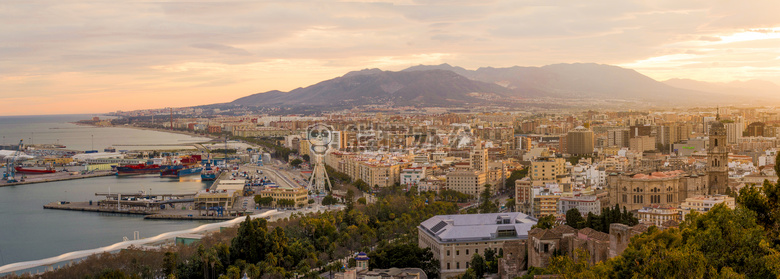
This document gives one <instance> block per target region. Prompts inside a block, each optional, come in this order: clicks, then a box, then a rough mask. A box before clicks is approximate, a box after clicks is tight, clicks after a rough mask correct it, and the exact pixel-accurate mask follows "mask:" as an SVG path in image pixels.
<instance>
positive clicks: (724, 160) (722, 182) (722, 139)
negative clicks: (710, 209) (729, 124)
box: [707, 121, 729, 195]
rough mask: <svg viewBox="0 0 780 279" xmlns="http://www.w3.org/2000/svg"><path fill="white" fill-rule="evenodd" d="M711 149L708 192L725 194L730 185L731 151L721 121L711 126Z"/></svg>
mask: <svg viewBox="0 0 780 279" xmlns="http://www.w3.org/2000/svg"><path fill="white" fill-rule="evenodd" d="M709 143H710V144H709V149H708V150H707V176H708V180H707V181H708V182H707V186H708V188H709V189H708V191H707V194H710V195H716V194H724V193H725V192H726V187H728V186H729V166H728V162H729V161H728V157H729V152H728V148H727V144H726V128H725V127H724V125H723V123H721V122H720V121H714V122H712V124H711V126H710V138H709Z"/></svg>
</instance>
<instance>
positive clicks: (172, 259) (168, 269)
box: [163, 251, 179, 276]
mask: <svg viewBox="0 0 780 279" xmlns="http://www.w3.org/2000/svg"><path fill="white" fill-rule="evenodd" d="M178 257H179V254H177V253H174V252H171V251H168V252H165V257H163V273H165V275H166V276H170V275H172V274H174V273H175V272H176V265H177V264H178Z"/></svg>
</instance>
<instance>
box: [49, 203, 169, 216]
mask: <svg viewBox="0 0 780 279" xmlns="http://www.w3.org/2000/svg"><path fill="white" fill-rule="evenodd" d="M43 208H44V209H59V210H70V211H89V212H102V213H118V214H136V215H150V214H156V213H157V212H153V211H150V210H138V209H121V208H120V209H117V208H116V207H101V206H94V205H89V203H88V202H73V203H71V202H68V203H63V202H52V203H49V204H47V205H44V206H43Z"/></svg>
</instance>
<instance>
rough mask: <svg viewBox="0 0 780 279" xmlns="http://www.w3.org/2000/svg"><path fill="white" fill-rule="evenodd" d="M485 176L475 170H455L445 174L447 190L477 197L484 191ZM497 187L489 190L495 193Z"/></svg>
mask: <svg viewBox="0 0 780 279" xmlns="http://www.w3.org/2000/svg"><path fill="white" fill-rule="evenodd" d="M486 183H487V176H486V175H485V173H484V172H481V171H475V170H456V171H451V172H449V173H447V189H450V190H453V191H457V192H461V193H464V194H467V195H472V196H474V197H478V196H479V194H481V193H482V192H483V191H485V184H486ZM496 188H498V187H493V188H491V190H492V191H495V190H496Z"/></svg>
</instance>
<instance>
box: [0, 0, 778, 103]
mask: <svg viewBox="0 0 780 279" xmlns="http://www.w3.org/2000/svg"><path fill="white" fill-rule="evenodd" d="M776 2H777V1H757V2H756V3H752V2H751V5H745V4H744V3H741V2H736V1H675V0H660V1H651V2H647V1H620V0H602V1H575V0H564V1H555V2H550V1H532V0H494V1H440V0H397V1H396V0H393V1H390V0H388V1H383V0H365V1H339V2H330V1H305V0H304V1H271V2H259V1H231V2H177V1H172V2H139V1H119V2H100V1H97V2H95V1H88V2H84V1H47V0H44V1H12V2H9V3H5V4H4V5H3V8H2V9H0V98H2V97H7V96H12V95H18V94H30V95H34V96H36V97H40V98H49V99H50V100H51V102H46V103H39V104H36V103H30V102H18V101H14V100H4V101H5V102H8V104H7V105H6V107H10V108H14V109H17V108H18V111H19V113H23V114H30V113H44V112H49V113H59V112H64V111H55V110H63V109H65V108H67V109H69V110H71V111H70V112H79V111H78V110H79V109H80V110H82V111H87V110H88V109H87V108H85V107H82V108H79V107H78V106H75V107H73V106H71V107H65V106H56V105H54V104H55V102H56V100H66V99H69V98H77V99H79V100H82V98H83V97H79V96H77V94H79V93H82V92H92V93H94V95H91V96H90V97H89V98H91V99H90V102H89V103H93V102H94V103H97V102H100V101H102V102H103V103H104V104H105V105H104V106H101V107H104V108H105V109H107V110H117V109H123V110H127V109H131V108H143V107H154V106H163V107H164V106H177V104H176V102H182V103H180V105H194V104H197V103H196V102H205V100H209V101H211V100H212V99H213V98H219V96H222V97H221V98H224V99H222V100H219V102H225V101H230V100H231V98H234V97H240V96H243V95H248V94H251V93H255V92H261V91H268V90H274V89H279V90H289V89H292V88H296V87H302V86H308V85H310V84H312V83H315V82H317V81H321V80H323V79H328V78H333V77H336V76H341V75H343V74H344V73H346V72H349V71H352V70H356V69H363V68H374V67H379V68H381V69H383V70H400V69H403V68H405V67H408V66H412V65H417V64H440V63H444V62H447V63H449V64H451V65H456V66H462V67H465V68H472V69H473V68H477V67H481V66H494V67H508V66H514V65H520V66H541V65H546V64H554V63H565V62H598V63H605V64H615V65H621V66H626V67H631V68H635V69H637V70H638V71H640V72H642V73H644V74H648V75H650V76H651V77H653V78H656V79H665V78H670V77H679V78H697V79H703V80H712V81H728V80H731V79H734V78H736V77H740V78H765V79H769V80H773V81H776V82H780V81H778V80H777V79H778V78H777V77H780V71H778V69H777V68H778V67H777V66H775V65H776V62H777V57H779V56H780V51H778V50H780V35H778V34H780V33H778V31H780V29H778V28H780V17H777V16H776V15H775V14H776V12H775V11H777V10H780V3H776ZM716 63H717V64H716ZM730 73H731V74H730ZM750 75H754V76H752V77H751V76H750ZM205 87H208V88H205ZM138 92H143V93H138ZM145 92H149V94H152V93H151V92H154V94H152V95H149V96H155V95H157V96H159V95H164V96H165V98H154V97H150V98H149V99H143V98H134V99H129V100H126V101H122V102H117V101H116V100H114V99H113V98H117V96H126V95H134V94H141V95H143V94H147V93H145ZM193 92H196V93H193ZM210 92H212V93H211V94H210ZM213 92H218V93H219V94H216V95H213V94H214V93H213ZM225 92H227V93H225ZM192 94H199V95H198V96H200V97H199V99H191V98H185V97H188V96H190V95H192ZM143 96H145V95H143ZM168 96H171V97H170V98H168ZM93 100H94V101H93ZM181 100H185V101H186V103H184V102H183V101H181ZM85 103H86V102H85ZM44 104H52V105H51V106H49V107H46V106H45V105H44ZM0 113H3V114H14V113H15V112H10V111H8V110H6V111H4V112H0Z"/></svg>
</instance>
